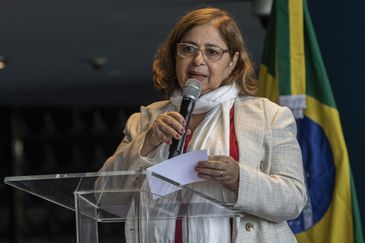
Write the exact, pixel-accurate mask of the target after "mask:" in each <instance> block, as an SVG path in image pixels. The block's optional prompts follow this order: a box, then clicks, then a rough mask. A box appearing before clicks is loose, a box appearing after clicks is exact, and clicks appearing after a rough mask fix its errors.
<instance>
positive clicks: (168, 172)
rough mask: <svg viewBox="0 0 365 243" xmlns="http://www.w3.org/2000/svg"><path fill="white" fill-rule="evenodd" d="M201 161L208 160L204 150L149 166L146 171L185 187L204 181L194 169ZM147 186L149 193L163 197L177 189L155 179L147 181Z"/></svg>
mask: <svg viewBox="0 0 365 243" xmlns="http://www.w3.org/2000/svg"><path fill="white" fill-rule="evenodd" d="M202 160H208V154H207V151H206V150H200V151H193V152H188V153H185V154H182V155H179V156H176V157H174V158H171V159H168V160H165V161H163V162H161V163H158V164H156V165H154V166H151V167H149V168H147V170H148V171H152V172H154V173H156V174H159V175H161V176H164V177H166V178H169V179H170V180H173V181H176V182H178V183H179V184H182V185H186V184H190V183H193V182H199V181H204V179H201V178H199V177H198V175H197V173H196V171H195V169H194V168H195V166H196V164H197V163H198V161H202ZM149 185H150V189H151V192H152V193H154V194H155V195H156V194H157V195H160V196H164V195H166V194H169V193H171V192H174V191H177V190H178V189H179V188H178V187H177V186H174V185H170V184H168V183H165V182H162V181H161V180H159V179H157V178H155V179H152V180H151V179H149Z"/></svg>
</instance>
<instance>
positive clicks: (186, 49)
mask: <svg viewBox="0 0 365 243" xmlns="http://www.w3.org/2000/svg"><path fill="white" fill-rule="evenodd" d="M199 50H200V48H199V47H198V46H196V45H193V44H189V43H177V54H178V55H179V57H182V58H193V57H195V56H196V55H197V54H198V51H199ZM226 52H228V50H225V49H223V48H220V47H218V46H206V47H204V48H203V49H202V54H203V56H204V59H205V60H206V61H210V62H217V61H219V60H220V59H221V58H222V56H223V54H224V53H226Z"/></svg>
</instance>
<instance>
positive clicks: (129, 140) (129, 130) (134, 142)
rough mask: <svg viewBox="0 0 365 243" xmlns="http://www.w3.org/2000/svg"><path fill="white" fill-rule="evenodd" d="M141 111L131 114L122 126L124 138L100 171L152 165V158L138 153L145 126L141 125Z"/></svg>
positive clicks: (136, 168)
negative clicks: (123, 126)
mask: <svg viewBox="0 0 365 243" xmlns="http://www.w3.org/2000/svg"><path fill="white" fill-rule="evenodd" d="M140 118H141V113H135V114H133V115H132V116H131V117H130V118H129V119H128V121H127V123H126V126H125V128H124V131H123V133H124V138H123V140H122V142H121V143H120V144H119V146H118V148H117V149H116V151H115V152H114V154H113V155H112V156H110V157H109V158H108V159H107V160H106V161H105V163H104V166H103V167H102V168H101V170H100V171H122V170H139V169H144V168H147V167H149V166H151V165H152V160H151V159H149V158H147V157H142V156H141V154H140V151H141V148H142V144H143V142H144V139H145V136H146V132H147V128H145V127H142V126H141V122H140Z"/></svg>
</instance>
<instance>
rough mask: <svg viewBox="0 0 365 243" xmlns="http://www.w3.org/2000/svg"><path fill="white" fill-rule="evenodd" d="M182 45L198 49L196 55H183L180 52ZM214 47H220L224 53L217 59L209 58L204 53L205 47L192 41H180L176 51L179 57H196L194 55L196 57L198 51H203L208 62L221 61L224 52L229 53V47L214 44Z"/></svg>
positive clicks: (203, 54)
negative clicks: (224, 47)
mask: <svg viewBox="0 0 365 243" xmlns="http://www.w3.org/2000/svg"><path fill="white" fill-rule="evenodd" d="M181 45H185V46H191V47H193V48H194V49H195V50H196V51H195V53H194V55H192V56H184V55H182V54H181V53H180V52H179V46H181ZM214 48H218V49H220V50H222V54H221V56H220V57H219V58H218V59H217V60H211V59H208V58H207V56H206V55H205V53H204V50H205V47H204V48H200V47H199V46H197V45H194V44H191V43H186V42H179V43H177V44H176V53H177V55H178V56H179V57H181V58H185V59H188V58H194V57H196V55H198V52H199V51H201V53H202V56H203V58H204V60H205V61H207V62H218V61H220V60H221V59H222V57H223V55H224V53H229V50H228V49H223V48H222V47H219V46H214Z"/></svg>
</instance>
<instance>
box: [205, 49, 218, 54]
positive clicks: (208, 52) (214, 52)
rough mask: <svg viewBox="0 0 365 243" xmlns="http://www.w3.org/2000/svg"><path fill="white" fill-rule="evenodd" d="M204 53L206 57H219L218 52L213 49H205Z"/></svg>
mask: <svg viewBox="0 0 365 243" xmlns="http://www.w3.org/2000/svg"><path fill="white" fill-rule="evenodd" d="M206 53H207V54H208V55H211V56H214V55H219V51H218V50H215V49H213V48H207V49H206Z"/></svg>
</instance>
